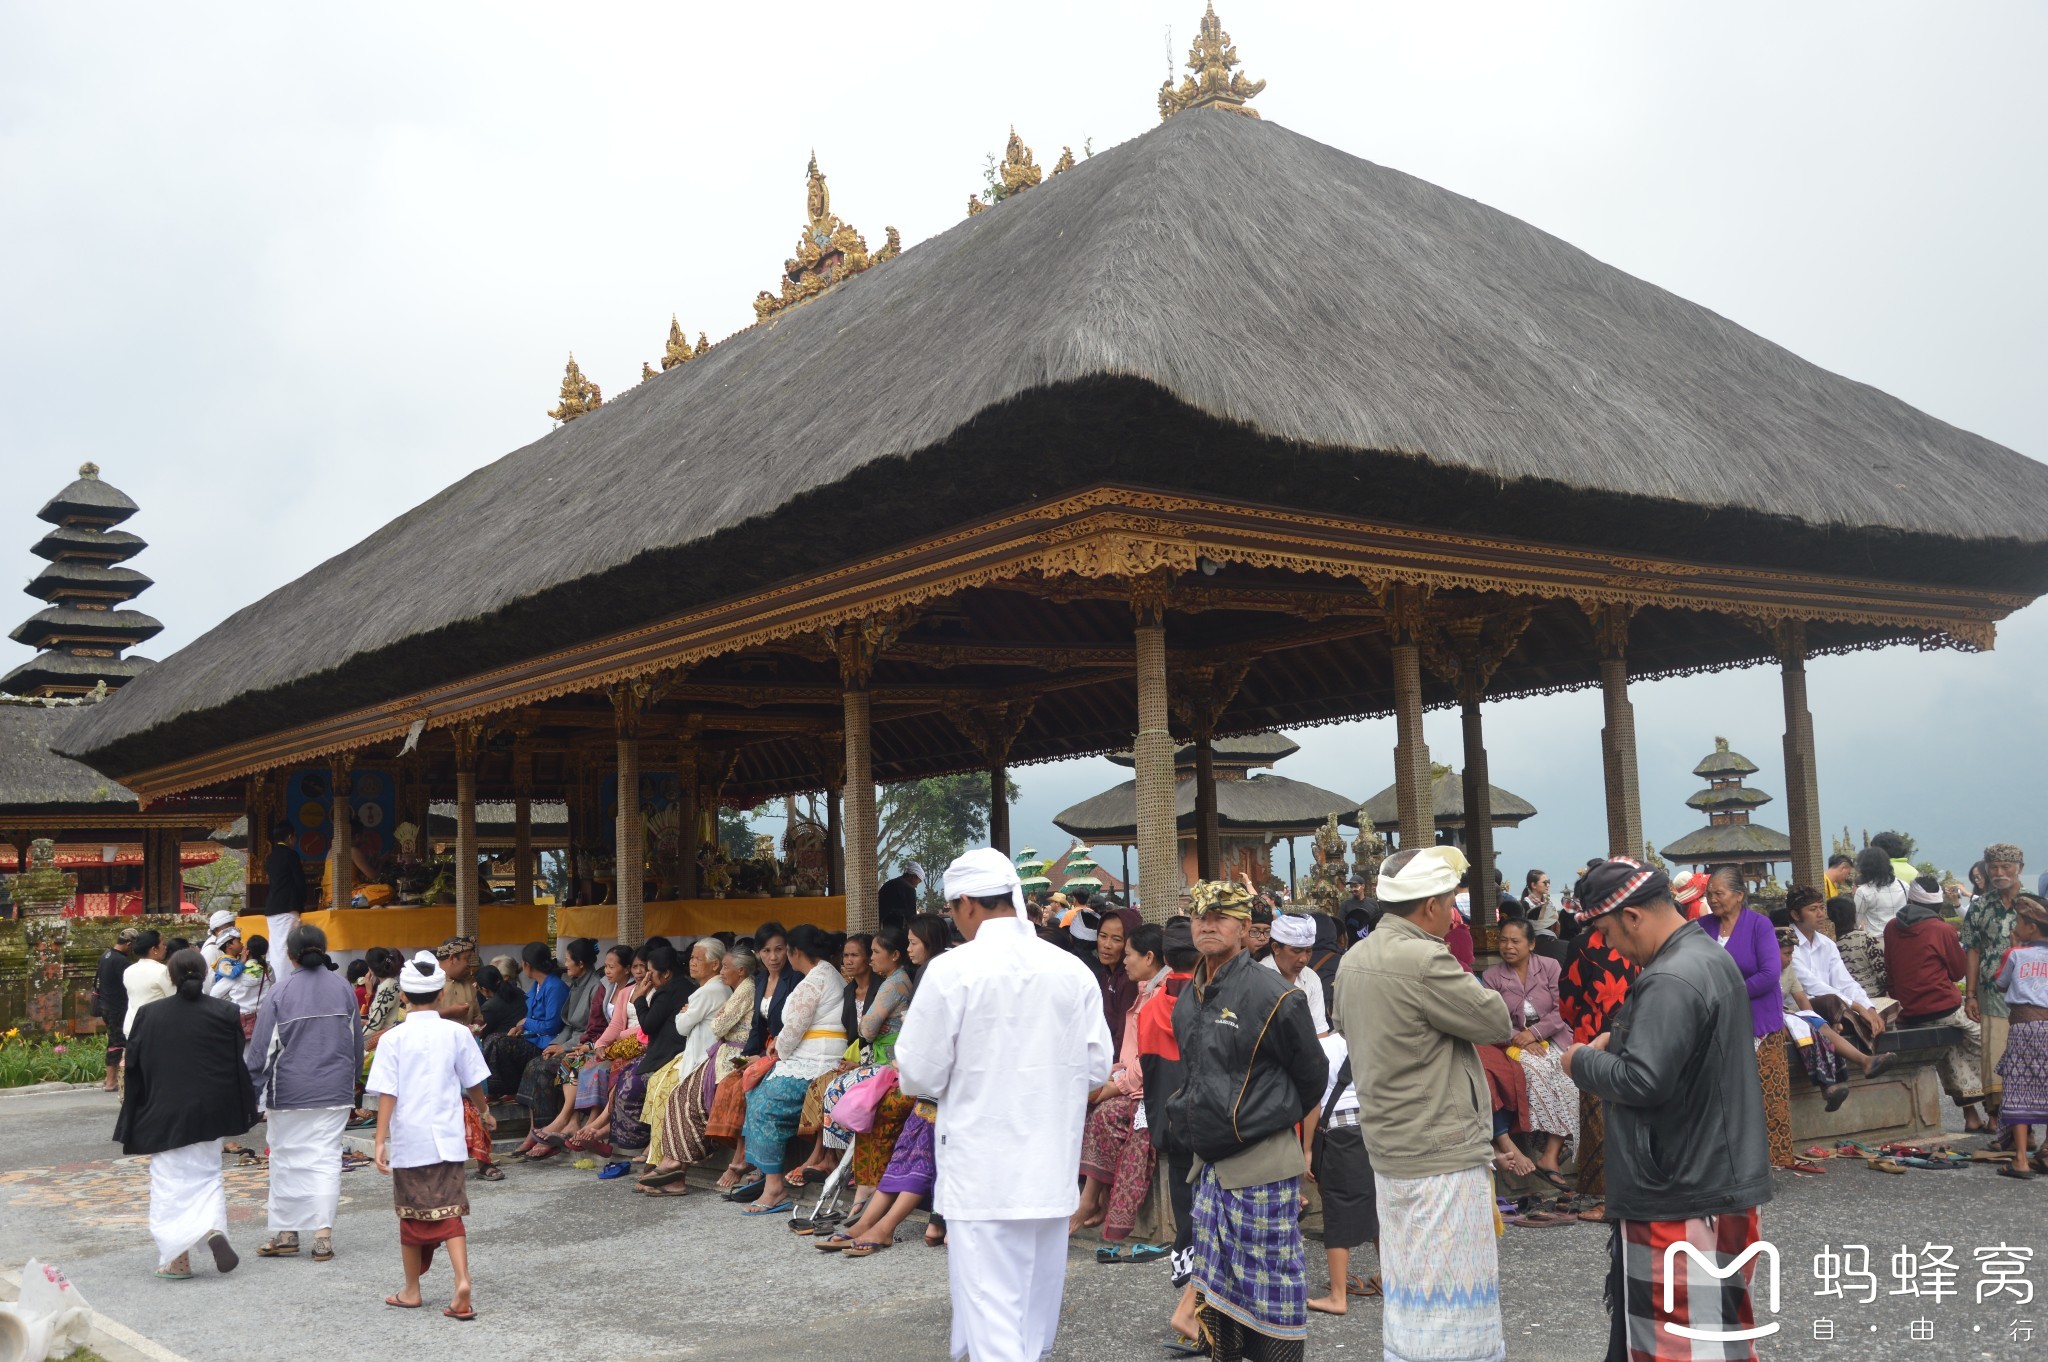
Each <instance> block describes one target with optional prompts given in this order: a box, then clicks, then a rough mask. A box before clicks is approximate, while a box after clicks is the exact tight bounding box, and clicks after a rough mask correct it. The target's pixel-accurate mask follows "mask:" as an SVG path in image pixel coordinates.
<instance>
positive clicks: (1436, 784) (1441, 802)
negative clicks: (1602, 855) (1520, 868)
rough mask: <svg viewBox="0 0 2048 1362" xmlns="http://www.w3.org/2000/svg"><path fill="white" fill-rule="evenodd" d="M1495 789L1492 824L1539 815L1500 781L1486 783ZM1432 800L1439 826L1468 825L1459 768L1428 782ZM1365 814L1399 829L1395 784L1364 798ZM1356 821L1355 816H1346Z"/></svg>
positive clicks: (1384, 828) (1381, 826)
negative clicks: (1499, 782) (1493, 783)
mask: <svg viewBox="0 0 2048 1362" xmlns="http://www.w3.org/2000/svg"><path fill="white" fill-rule="evenodd" d="M1486 788H1487V789H1489V790H1491V791H1492V792H1493V793H1492V794H1491V796H1489V798H1490V799H1491V800H1492V803H1493V826H1495V827H1497V828H1515V827H1520V826H1521V825H1522V820H1523V819H1525V818H1534V817H1535V816H1536V806H1535V805H1534V804H1531V803H1530V802H1529V801H1528V800H1526V799H1524V798H1522V797H1521V796H1520V795H1518V794H1512V793H1510V792H1508V791H1506V790H1503V789H1502V788H1501V787H1500V786H1498V785H1489V786H1487V787H1486ZM1429 794H1430V800H1431V803H1432V804H1433V805H1434V806H1435V809H1436V826H1438V827H1440V828H1462V827H1464V826H1465V777H1464V776H1463V775H1461V774H1460V773H1459V772H1456V771H1445V772H1442V773H1440V774H1439V775H1438V776H1437V777H1436V778H1435V779H1434V780H1432V781H1431V782H1430V784H1429ZM1365 816H1366V817H1367V818H1370V819H1371V820H1372V825H1373V827H1374V828H1376V829H1378V830H1379V831H1381V832H1397V831H1399V830H1400V827H1401V810H1400V805H1399V801H1398V797H1397V795H1396V792H1395V790H1394V787H1393V786H1391V785H1389V786H1388V787H1387V788H1386V789H1384V790H1381V791H1380V792H1379V793H1378V794H1376V795H1374V796H1373V797H1372V798H1371V799H1368V800H1366V801H1365ZM1344 821H1346V822H1348V823H1356V821H1357V820H1356V819H1355V818H1352V819H1346V820H1344Z"/></svg>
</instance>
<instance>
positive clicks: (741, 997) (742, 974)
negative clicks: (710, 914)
mask: <svg viewBox="0 0 2048 1362" xmlns="http://www.w3.org/2000/svg"><path fill="white" fill-rule="evenodd" d="M709 939H710V938H707V940H709ZM700 944H701V943H700ZM714 944H716V945H718V946H719V948H720V949H721V950H722V951H723V954H722V955H721V956H720V958H719V961H718V974H717V977H716V978H714V979H712V980H710V981H709V982H706V983H703V984H700V985H699V986H698V988H697V991H696V992H695V993H693V994H691V995H690V1001H689V1004H688V1005H687V1006H686V1007H685V1008H684V1009H683V1012H682V1013H681V1014H678V1016H677V1018H676V1024H677V1025H678V1026H683V1025H684V1024H685V1022H688V1039H687V1041H686V1043H685V1045H684V1049H683V1053H682V1055H680V1056H679V1057H678V1058H677V1059H676V1060H675V1061H674V1062H675V1063H676V1064H678V1065H680V1066H682V1074H683V1077H682V1080H681V1081H680V1082H679V1083H677V1084H676V1086H675V1090H674V1091H673V1092H671V1093H669V1095H668V1099H667V1101H666V1102H664V1103H663V1104H662V1106H661V1109H660V1111H659V1113H657V1112H656V1111H655V1109H654V1107H653V1105H652V1104H651V1103H650V1104H649V1106H648V1109H647V1112H648V1115H647V1123H648V1125H649V1126H650V1127H652V1128H653V1130H654V1137H653V1138H652V1139H650V1140H649V1141H648V1145H647V1161H648V1163H649V1165H650V1168H649V1170H648V1173H647V1175H646V1176H645V1177H643V1178H641V1179H640V1184H639V1186H640V1190H641V1191H643V1192H647V1193H649V1194H650V1195H661V1196H681V1195H683V1194H684V1192H686V1191H687V1190H688V1189H687V1188H686V1187H684V1186H683V1178H684V1176H685V1175H686V1174H687V1173H688V1171H689V1169H690V1166H691V1165H692V1164H698V1163H703V1162H704V1161H705V1160H707V1159H709V1158H710V1157H711V1139H710V1137H709V1135H708V1134H707V1133H706V1126H707V1125H708V1123H709V1121H710V1117H711V1103H712V1099H713V1097H714V1095H715V1094H716V1092H717V1090H718V1083H719V1080H720V1079H722V1078H724V1077H725V1076H726V1075H727V1074H729V1073H730V1074H737V1073H738V1072H739V1069H740V1066H741V1064H742V1063H743V1062H744V1061H743V1060H742V1058H741V1056H740V1047H741V1046H742V1044H743V1043H744V1042H745V1041H746V1038H747V1031H748V1029H749V1027H750V1026H751V1025H752V1022H753V1006H754V965H755V959H754V953H753V951H751V950H749V949H748V948H747V947H745V946H734V947H733V948H732V949H730V950H725V949H724V943H723V942H715V943H714ZM700 999H708V1000H710V1001H709V1002H708V1003H705V1004H702V1006H705V1007H708V1009H709V1010H708V1011H703V1012H700V1011H699V1009H700V1002H699V1000H700ZM693 1013H695V1014H698V1015H697V1016H696V1017H694V1018H693V1017H692V1015H691V1014H693Z"/></svg>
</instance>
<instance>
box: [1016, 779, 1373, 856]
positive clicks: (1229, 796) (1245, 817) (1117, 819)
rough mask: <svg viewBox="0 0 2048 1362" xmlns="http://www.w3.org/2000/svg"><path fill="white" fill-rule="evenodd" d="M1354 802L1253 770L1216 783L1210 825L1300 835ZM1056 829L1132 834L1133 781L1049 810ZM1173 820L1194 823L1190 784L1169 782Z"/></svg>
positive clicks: (1100, 836) (1088, 834) (1088, 835)
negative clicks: (1056, 810)
mask: <svg viewBox="0 0 2048 1362" xmlns="http://www.w3.org/2000/svg"><path fill="white" fill-rule="evenodd" d="M1357 808H1358V801H1357V800H1355V799H1350V798H1347V797H1346V796H1344V795H1340V794H1337V793H1335V792H1334V791H1330V790H1325V789H1323V788H1322V787H1320V786H1317V785H1310V784H1307V783H1306V782H1304V781H1299V780H1289V779H1288V778H1287V777H1285V776H1275V775H1256V776H1252V777H1250V778H1248V779H1245V780H1219V781H1217V782H1216V825H1217V827H1219V828H1221V829H1224V830H1226V831H1238V832H1270V833H1273V834H1275V835H1277V836H1285V835H1287V834H1289V833H1292V834H1293V835H1295V836H1300V835H1302V834H1304V833H1308V832H1313V831H1314V830H1315V829H1317V828H1319V827H1321V826H1322V825H1323V820H1325V819H1327V818H1328V817H1329V816H1330V815H1331V814H1333V813H1334V814H1337V815H1339V817H1340V819H1342V818H1348V816H1349V815H1350V814H1352V813H1353V812H1354V811H1355V810H1356V809H1357ZM1052 821H1053V824H1054V826H1056V827H1058V828H1059V829H1060V830H1061V831H1063V832H1067V833H1070V834H1072V835H1073V836H1075V837H1079V838H1082V839H1083V840H1085V841H1090V842H1094V841H1105V842H1108V841H1125V842H1127V841H1130V840H1131V839H1133V838H1135V837H1136V836H1137V835H1138V832H1137V830H1138V782H1137V781H1136V780H1126V781H1124V782H1123V783H1122V784H1120V785H1114V786H1111V787H1110V788H1109V789H1107V790H1104V791H1103V792H1102V793H1101V794H1099V795H1095V796H1093V797H1091V798H1088V799H1084V800H1082V801H1081V802H1080V803H1079V804H1076V805H1074V806H1073V807H1072V808H1070V809H1064V810H1062V811H1061V812H1059V813H1056V814H1054V815H1053V820H1052ZM1174 824H1175V826H1176V827H1178V828H1179V829H1180V830H1181V831H1182V832H1189V831H1192V830H1193V829H1194V826H1195V783H1194V781H1192V780H1183V781H1180V782H1179V783H1178V784H1177V785H1176V786H1175V787H1174Z"/></svg>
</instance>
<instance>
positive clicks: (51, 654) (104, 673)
mask: <svg viewBox="0 0 2048 1362" xmlns="http://www.w3.org/2000/svg"><path fill="white" fill-rule="evenodd" d="M155 665H156V662H155V661H154V660H153V659H151V658H147V657H138V656H129V657H74V656H72V655H71V654H70V653H66V652H60V651H58V650H57V649H54V648H52V649H51V650H50V651H48V652H43V653H37V654H36V655H35V656H34V657H32V658H30V659H29V660H28V661H26V662H24V663H22V664H21V665H20V666H19V667H16V668H15V669H14V670H13V671H11V672H9V673H7V674H6V675H5V676H0V692H11V693H13V694H15V695H26V694H28V693H29V692H31V691H33V690H35V689H36V688H37V687H38V686H55V687H57V688H58V689H59V690H60V691H68V690H75V689H81V688H89V687H91V685H92V683H93V682H95V681H104V682H106V683H107V685H108V687H109V688H110V689H112V688H116V687H119V686H121V685H122V684H124V683H125V682H127V681H131V680H133V679H134V678H136V677H138V676H140V675H142V674H143V673H144V672H146V671H148V670H149V669H150V668H151V667H154V666H155Z"/></svg>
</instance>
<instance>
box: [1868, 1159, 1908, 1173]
mask: <svg viewBox="0 0 2048 1362" xmlns="http://www.w3.org/2000/svg"><path fill="white" fill-rule="evenodd" d="M1864 1162H1865V1163H1867V1164H1869V1165H1870V1171H1871V1172H1873V1173H1904V1172H1905V1171H1906V1170H1905V1167H1904V1165H1902V1164H1899V1163H1897V1162H1895V1161H1893V1160H1891V1159H1866V1160H1864Z"/></svg>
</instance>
